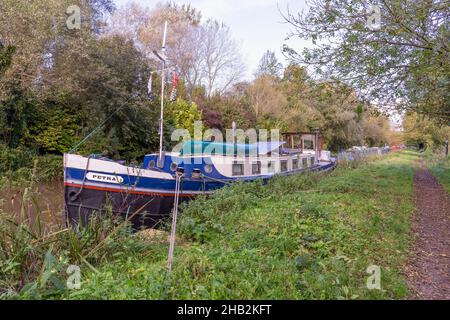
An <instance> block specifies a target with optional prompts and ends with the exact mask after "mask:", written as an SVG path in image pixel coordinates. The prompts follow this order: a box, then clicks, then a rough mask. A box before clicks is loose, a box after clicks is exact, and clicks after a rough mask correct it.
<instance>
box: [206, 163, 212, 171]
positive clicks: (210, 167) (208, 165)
mask: <svg viewBox="0 0 450 320" xmlns="http://www.w3.org/2000/svg"><path fill="white" fill-rule="evenodd" d="M212 171H213V168H212V165H210V164H207V165H205V172H206V173H211V172H212Z"/></svg>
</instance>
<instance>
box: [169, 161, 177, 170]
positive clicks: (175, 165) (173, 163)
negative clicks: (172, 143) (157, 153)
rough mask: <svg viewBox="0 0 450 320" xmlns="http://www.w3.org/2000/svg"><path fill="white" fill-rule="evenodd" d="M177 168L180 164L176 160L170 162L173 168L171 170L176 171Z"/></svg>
mask: <svg viewBox="0 0 450 320" xmlns="http://www.w3.org/2000/svg"><path fill="white" fill-rule="evenodd" d="M177 168H178V164H177V163H176V162H172V163H171V164H170V170H171V171H176V170H177Z"/></svg>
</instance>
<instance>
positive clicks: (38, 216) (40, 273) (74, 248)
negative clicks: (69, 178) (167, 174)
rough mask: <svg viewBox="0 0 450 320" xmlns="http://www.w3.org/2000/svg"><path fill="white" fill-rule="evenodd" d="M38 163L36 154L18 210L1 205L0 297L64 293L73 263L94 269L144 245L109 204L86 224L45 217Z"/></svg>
mask: <svg viewBox="0 0 450 320" xmlns="http://www.w3.org/2000/svg"><path fill="white" fill-rule="evenodd" d="M38 168H39V161H37V160H36V161H34V166H33V169H32V170H31V176H30V177H29V180H28V185H27V186H26V187H25V191H24V192H23V196H22V199H21V203H22V205H21V209H20V212H19V214H14V213H5V212H2V211H1V210H0V298H34V299H39V298H48V297H52V296H60V295H62V294H64V293H65V291H66V285H65V280H64V279H66V278H67V274H66V270H67V267H68V266H69V265H85V266H87V267H88V268H90V269H91V270H92V271H94V272H96V269H95V267H94V266H95V265H97V264H99V263H100V262H102V261H106V260H108V259H109V258H110V257H112V256H114V255H117V253H118V252H126V251H127V250H130V249H131V250H139V248H141V247H142V246H143V244H142V243H141V242H139V241H137V240H135V239H134V238H133V237H132V232H131V225H130V223H129V219H128V220H125V221H124V220H122V219H121V218H119V217H117V216H115V215H113V214H112V211H111V210H107V211H106V212H105V213H102V214H94V215H93V216H92V218H91V219H90V220H89V222H88V223H87V224H86V225H77V226H70V227H66V226H65V224H64V223H60V222H59V221H64V219H54V221H53V222H49V221H43V220H42V211H41V209H40V208H39V205H38V200H37V197H39V193H38V188H37V184H38V182H39V181H38V179H40V178H42V172H40V173H39V175H38V173H37V171H38ZM30 206H32V207H33V210H32V211H33V214H30V210H29V207H30ZM53 214H54V215H56V216H61V215H63V213H62V212H53ZM58 222H59V223H58Z"/></svg>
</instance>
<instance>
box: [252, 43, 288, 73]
mask: <svg viewBox="0 0 450 320" xmlns="http://www.w3.org/2000/svg"><path fill="white" fill-rule="evenodd" d="M282 69H283V65H282V64H281V63H280V62H279V61H278V59H277V56H276V55H275V52H273V51H270V50H267V51H266V52H265V53H264V55H263V56H262V58H261V60H260V62H259V66H258V69H257V70H256V73H255V77H256V78H259V77H260V76H262V75H269V76H273V77H277V78H278V77H279V76H280V73H281V71H282Z"/></svg>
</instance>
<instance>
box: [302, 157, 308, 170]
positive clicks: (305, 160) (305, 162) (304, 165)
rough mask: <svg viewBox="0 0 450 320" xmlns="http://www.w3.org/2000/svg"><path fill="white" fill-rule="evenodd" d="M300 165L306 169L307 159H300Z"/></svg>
mask: <svg viewBox="0 0 450 320" xmlns="http://www.w3.org/2000/svg"><path fill="white" fill-rule="evenodd" d="M302 165H303V168H306V167H308V159H307V158H303V159H302Z"/></svg>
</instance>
